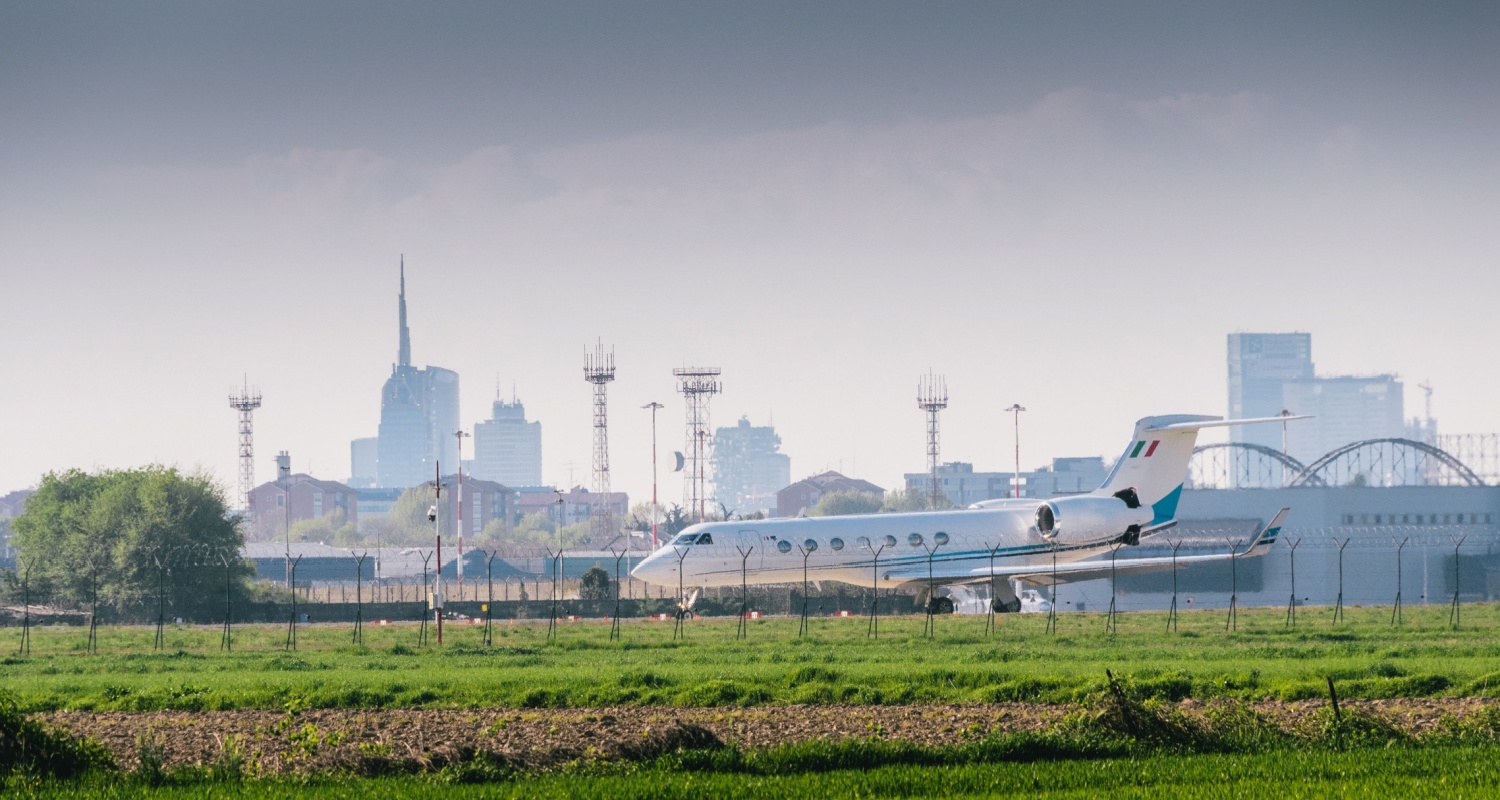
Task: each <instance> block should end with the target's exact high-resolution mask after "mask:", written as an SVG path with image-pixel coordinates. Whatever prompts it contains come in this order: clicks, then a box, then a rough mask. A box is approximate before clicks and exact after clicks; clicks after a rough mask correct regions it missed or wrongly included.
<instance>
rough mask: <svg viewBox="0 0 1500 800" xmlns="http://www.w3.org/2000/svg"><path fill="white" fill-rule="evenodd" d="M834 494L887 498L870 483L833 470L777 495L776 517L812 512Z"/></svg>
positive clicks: (799, 483)
mask: <svg viewBox="0 0 1500 800" xmlns="http://www.w3.org/2000/svg"><path fill="white" fill-rule="evenodd" d="M832 492H863V493H864V494H873V495H875V496H876V497H879V498H881V499H884V498H885V490H884V489H882V488H880V487H879V486H876V485H875V484H873V483H870V482H869V481H863V480H860V479H859V478H850V477H847V476H845V475H841V474H839V473H837V472H834V471H833V470H829V471H828V472H824V473H823V474H821V475H814V476H812V477H811V478H804V479H802V480H800V481H797V482H796V483H794V484H792V485H791V486H788V487H786V488H785V489H782V490H781V491H779V492H777V493H776V516H778V517H795V516H797V515H798V514H801V513H802V512H804V511H810V510H812V507H813V506H816V505H817V504H818V500H819V499H821V498H822V497H823V495H825V494H830V493H832Z"/></svg>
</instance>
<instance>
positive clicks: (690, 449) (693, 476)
mask: <svg viewBox="0 0 1500 800" xmlns="http://www.w3.org/2000/svg"><path fill="white" fill-rule="evenodd" d="M720 371H721V370H720V369H719V368H718V367H683V368H681V369H674V370H672V375H674V376H675V377H676V378H677V391H679V392H681V393H682V398H683V400H684V401H686V403H687V449H686V450H685V451H684V452H685V453H686V454H687V458H686V461H687V463H686V464H684V466H685V467H686V469H685V470H684V472H685V475H684V478H685V479H686V481H685V484H684V486H683V492H682V499H683V500H684V501H685V502H686V504H687V512H688V514H689V515H691V516H692V518H693V519H694V520H695V521H700V522H701V521H702V520H703V519H704V518H705V517H706V516H707V514H706V513H705V509H704V504H705V503H706V502H707V501H708V491H707V488H708V480H707V474H706V472H705V470H706V469H707V467H708V437H709V433H708V401H709V399H710V398H712V397H713V396H714V395H716V394H718V393H719V392H721V391H723V386H722V385H721V384H720V383H719V373H720Z"/></svg>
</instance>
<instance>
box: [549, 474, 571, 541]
mask: <svg viewBox="0 0 1500 800" xmlns="http://www.w3.org/2000/svg"><path fill="white" fill-rule="evenodd" d="M552 492H553V493H554V494H556V495H557V529H556V534H555V535H556V537H557V547H558V549H559V550H561V549H562V529H563V519H564V518H565V517H566V515H567V512H568V505H567V503H564V502H563V493H562V492H561V491H560V490H558V489H553V490H552Z"/></svg>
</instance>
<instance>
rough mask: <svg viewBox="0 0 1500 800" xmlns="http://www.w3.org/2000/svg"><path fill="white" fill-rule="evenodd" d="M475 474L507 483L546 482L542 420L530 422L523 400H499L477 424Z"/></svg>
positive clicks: (534, 483) (524, 484)
mask: <svg viewBox="0 0 1500 800" xmlns="http://www.w3.org/2000/svg"><path fill="white" fill-rule="evenodd" d="M474 477H476V478H480V479H482V480H487V481H494V482H496V483H501V484H504V485H506V486H540V485H541V483H542V423H540V422H528V421H526V406H524V405H522V404H521V401H520V400H517V399H515V398H511V402H509V403H507V402H505V401H504V400H496V401H495V405H494V406H493V407H492V408H491V412H490V418H489V419H487V420H485V421H484V422H480V423H476V424H475V425H474Z"/></svg>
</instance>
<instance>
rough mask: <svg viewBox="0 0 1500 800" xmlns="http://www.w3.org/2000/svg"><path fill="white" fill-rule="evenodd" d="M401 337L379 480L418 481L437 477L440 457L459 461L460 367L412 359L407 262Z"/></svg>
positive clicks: (387, 398)
mask: <svg viewBox="0 0 1500 800" xmlns="http://www.w3.org/2000/svg"><path fill="white" fill-rule="evenodd" d="M398 302H399V312H398V317H399V320H400V322H399V325H400V342H399V344H398V346H397V351H396V363H395V364H394V365H392V367H391V377H390V378H387V379H386V382H385V386H384V387H383V388H382V389H381V392H380V432H379V435H378V437H377V439H378V441H377V447H376V472H377V476H376V477H377V479H378V481H379V484H380V485H381V486H383V487H388V488H404V487H411V486H417V485H419V484H422V483H424V482H426V481H430V480H432V479H433V477H434V474H435V469H436V462H438V461H441V462H443V463H444V464H447V465H452V467H453V468H455V469H456V468H457V467H458V440H457V439H455V438H454V436H453V433H454V431H457V430H458V425H459V421H458V420H459V416H458V373H456V372H454V371H453V370H450V369H443V368H442V367H432V366H429V367H426V368H424V369H417V368H416V367H413V366H412V365H411V331H410V329H409V328H408V327H407V325H406V263H405V259H404V258H403V259H402V264H401V294H400V296H399V301H398Z"/></svg>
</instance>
